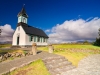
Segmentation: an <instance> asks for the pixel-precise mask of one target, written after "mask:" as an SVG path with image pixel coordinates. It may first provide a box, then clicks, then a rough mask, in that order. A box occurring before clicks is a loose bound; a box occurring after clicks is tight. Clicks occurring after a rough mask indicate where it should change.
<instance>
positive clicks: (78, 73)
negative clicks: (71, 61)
mask: <svg viewBox="0 0 100 75" xmlns="http://www.w3.org/2000/svg"><path fill="white" fill-rule="evenodd" d="M62 75H100V54H96V55H91V56H89V57H86V58H84V59H83V60H81V61H80V62H79V65H78V67H77V68H75V69H73V70H69V71H67V72H65V73H62Z"/></svg>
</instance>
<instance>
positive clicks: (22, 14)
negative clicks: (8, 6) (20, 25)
mask: <svg viewBox="0 0 100 75" xmlns="http://www.w3.org/2000/svg"><path fill="white" fill-rule="evenodd" d="M19 16H24V17H28V15H27V14H26V11H25V8H24V7H23V8H22V10H21V11H20V12H19V13H18V17H19Z"/></svg>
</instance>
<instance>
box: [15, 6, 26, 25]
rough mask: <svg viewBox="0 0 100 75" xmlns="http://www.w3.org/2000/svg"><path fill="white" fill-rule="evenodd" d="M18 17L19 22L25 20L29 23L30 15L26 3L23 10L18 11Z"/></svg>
mask: <svg viewBox="0 0 100 75" xmlns="http://www.w3.org/2000/svg"><path fill="white" fill-rule="evenodd" d="M17 17H18V23H20V22H23V23H26V24H27V18H28V15H27V14H26V11H25V8H24V5H23V8H22V10H21V11H20V12H19V13H18V15H17Z"/></svg>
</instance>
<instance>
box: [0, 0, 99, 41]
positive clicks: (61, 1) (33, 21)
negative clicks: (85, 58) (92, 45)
mask: <svg viewBox="0 0 100 75" xmlns="http://www.w3.org/2000/svg"><path fill="white" fill-rule="evenodd" d="M23 4H25V10H26V12H27V14H28V16H29V17H28V24H29V25H31V26H34V27H37V28H40V29H42V30H44V31H45V32H46V34H47V35H48V36H49V42H51V43H53V42H54V43H62V42H68V41H80V40H90V41H91V40H95V38H96V37H98V29H99V27H100V0H0V25H1V26H2V29H3V30H2V31H3V32H2V37H0V41H1V40H2V41H7V40H8V41H9V40H12V35H13V32H14V31H15V29H16V26H17V21H18V20H17V19H18V17H17V15H18V13H19V12H20V11H21V9H22V7H23ZM8 34H9V35H8ZM4 37H5V38H4ZM8 37H9V38H8Z"/></svg>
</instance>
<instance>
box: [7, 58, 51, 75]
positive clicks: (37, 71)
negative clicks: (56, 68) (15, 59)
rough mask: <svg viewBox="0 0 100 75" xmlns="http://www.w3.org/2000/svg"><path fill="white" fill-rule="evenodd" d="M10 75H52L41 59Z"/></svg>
mask: <svg viewBox="0 0 100 75" xmlns="http://www.w3.org/2000/svg"><path fill="white" fill-rule="evenodd" d="M8 75H50V74H49V72H48V71H47V69H46V67H45V65H44V63H43V61H42V60H41V59H39V60H36V61H35V62H32V63H30V64H29V65H27V66H24V67H22V68H18V69H16V70H14V71H12V72H11V73H10V74H8Z"/></svg>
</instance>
